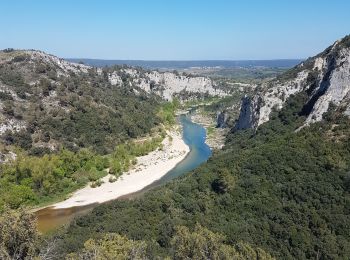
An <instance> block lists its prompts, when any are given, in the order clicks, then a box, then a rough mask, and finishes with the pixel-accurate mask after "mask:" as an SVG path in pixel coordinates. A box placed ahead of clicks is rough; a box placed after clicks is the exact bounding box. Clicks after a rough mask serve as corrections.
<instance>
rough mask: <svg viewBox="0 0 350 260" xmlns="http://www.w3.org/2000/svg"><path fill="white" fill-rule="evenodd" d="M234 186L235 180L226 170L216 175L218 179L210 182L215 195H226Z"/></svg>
mask: <svg viewBox="0 0 350 260" xmlns="http://www.w3.org/2000/svg"><path fill="white" fill-rule="evenodd" d="M234 185H235V178H234V176H233V175H232V174H231V173H230V171H229V170H228V169H226V168H224V169H222V170H220V171H219V173H218V177H217V178H216V179H215V180H214V181H213V182H212V188H213V190H214V191H215V192H216V193H226V192H228V191H230V190H231V189H232V188H233V187H234Z"/></svg>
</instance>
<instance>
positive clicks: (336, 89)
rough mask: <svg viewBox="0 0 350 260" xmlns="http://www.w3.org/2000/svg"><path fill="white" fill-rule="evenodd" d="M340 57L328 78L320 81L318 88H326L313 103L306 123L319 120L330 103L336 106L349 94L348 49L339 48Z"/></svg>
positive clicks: (349, 61) (349, 66) (349, 59)
mask: <svg viewBox="0 0 350 260" xmlns="http://www.w3.org/2000/svg"><path fill="white" fill-rule="evenodd" d="M340 57H342V58H340V59H337V60H336V65H335V67H336V68H335V69H334V70H332V72H331V74H330V76H329V79H325V80H324V81H321V82H320V85H319V88H321V87H325V88H327V90H326V92H325V93H324V94H323V95H322V96H321V97H320V98H319V99H318V100H317V102H316V103H315V105H314V107H313V109H312V111H311V114H310V115H309V116H308V118H307V120H306V124H310V123H312V122H315V121H320V120H321V119H322V115H323V114H324V113H325V112H327V110H328V107H329V104H330V103H333V104H334V105H336V106H338V105H339V104H340V103H341V102H342V101H343V100H344V98H345V97H346V96H347V95H349V94H350V49H343V50H341V51H340Z"/></svg>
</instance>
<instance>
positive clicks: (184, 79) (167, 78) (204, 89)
mask: <svg viewBox="0 0 350 260" xmlns="http://www.w3.org/2000/svg"><path fill="white" fill-rule="evenodd" d="M108 77H109V80H110V82H111V84H113V85H120V84H122V83H123V81H125V80H126V79H127V78H131V80H130V86H137V87H139V88H141V89H143V90H145V91H146V92H147V93H155V94H157V95H159V96H161V97H162V98H163V99H165V100H168V101H171V100H172V99H173V98H174V97H178V98H179V99H180V100H189V99H194V98H201V97H209V96H220V97H222V96H226V95H227V94H228V93H227V92H226V91H224V90H222V89H220V88H219V87H218V86H216V83H215V82H213V81H212V80H211V79H210V78H207V77H195V76H190V75H184V74H183V75H180V74H179V73H177V72H158V71H147V70H143V69H141V68H137V69H136V68H129V67H112V68H111V69H110V70H109V71H108Z"/></svg>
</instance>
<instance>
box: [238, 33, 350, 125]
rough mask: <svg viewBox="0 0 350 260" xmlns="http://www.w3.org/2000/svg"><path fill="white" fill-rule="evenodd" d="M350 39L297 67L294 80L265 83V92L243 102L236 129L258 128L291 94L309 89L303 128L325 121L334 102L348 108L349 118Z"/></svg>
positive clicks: (334, 45) (345, 39) (346, 38)
mask: <svg viewBox="0 0 350 260" xmlns="http://www.w3.org/2000/svg"><path fill="white" fill-rule="evenodd" d="M349 37H350V36H347V37H345V38H344V39H342V40H341V41H336V42H335V43H334V44H333V45H332V46H331V47H330V48H328V49H326V50H325V51H324V52H322V53H321V54H319V55H317V56H316V57H314V58H311V59H309V60H308V61H306V62H303V63H301V64H300V65H299V66H297V68H295V69H296V70H297V71H298V73H297V76H296V77H295V78H293V77H290V78H289V79H288V80H286V81H285V82H280V81H278V80H273V81H271V82H268V83H266V84H264V85H263V86H262V91H260V92H259V93H257V95H255V96H254V97H253V98H250V99H246V100H245V102H242V108H241V115H240V118H239V121H238V123H237V125H236V127H235V128H236V129H244V128H249V127H250V128H256V127H258V126H259V125H261V124H263V123H264V122H266V121H268V120H269V117H270V114H271V112H272V110H273V108H276V109H281V108H282V107H283V105H284V103H285V101H286V100H287V98H288V97H290V95H292V94H296V93H299V92H301V91H306V90H307V92H306V93H307V94H308V97H309V100H308V101H307V103H305V105H306V106H305V107H306V108H307V109H306V110H305V113H307V119H306V121H305V123H304V126H306V125H308V124H310V123H313V122H316V121H320V120H322V118H323V115H324V113H325V112H327V111H328V109H329V106H330V104H331V103H332V104H334V105H335V106H336V107H339V106H341V107H342V108H345V109H344V110H345V112H344V114H345V115H349V116H350V46H349V41H350V39H349ZM291 75H293V74H291ZM309 76H310V77H309ZM269 86H270V87H269ZM243 105H244V107H243ZM344 110H343V111H344Z"/></svg>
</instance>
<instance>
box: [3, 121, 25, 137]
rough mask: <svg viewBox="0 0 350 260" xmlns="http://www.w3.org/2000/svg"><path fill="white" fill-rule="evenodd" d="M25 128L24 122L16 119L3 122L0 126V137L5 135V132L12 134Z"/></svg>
mask: <svg viewBox="0 0 350 260" xmlns="http://www.w3.org/2000/svg"><path fill="white" fill-rule="evenodd" d="M25 128H26V123H25V122H24V121H20V120H16V119H13V118H11V119H6V120H5V122H3V123H2V124H0V135H2V134H3V133H5V132H6V131H7V130H9V131H12V132H18V131H20V130H21V129H25Z"/></svg>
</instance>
